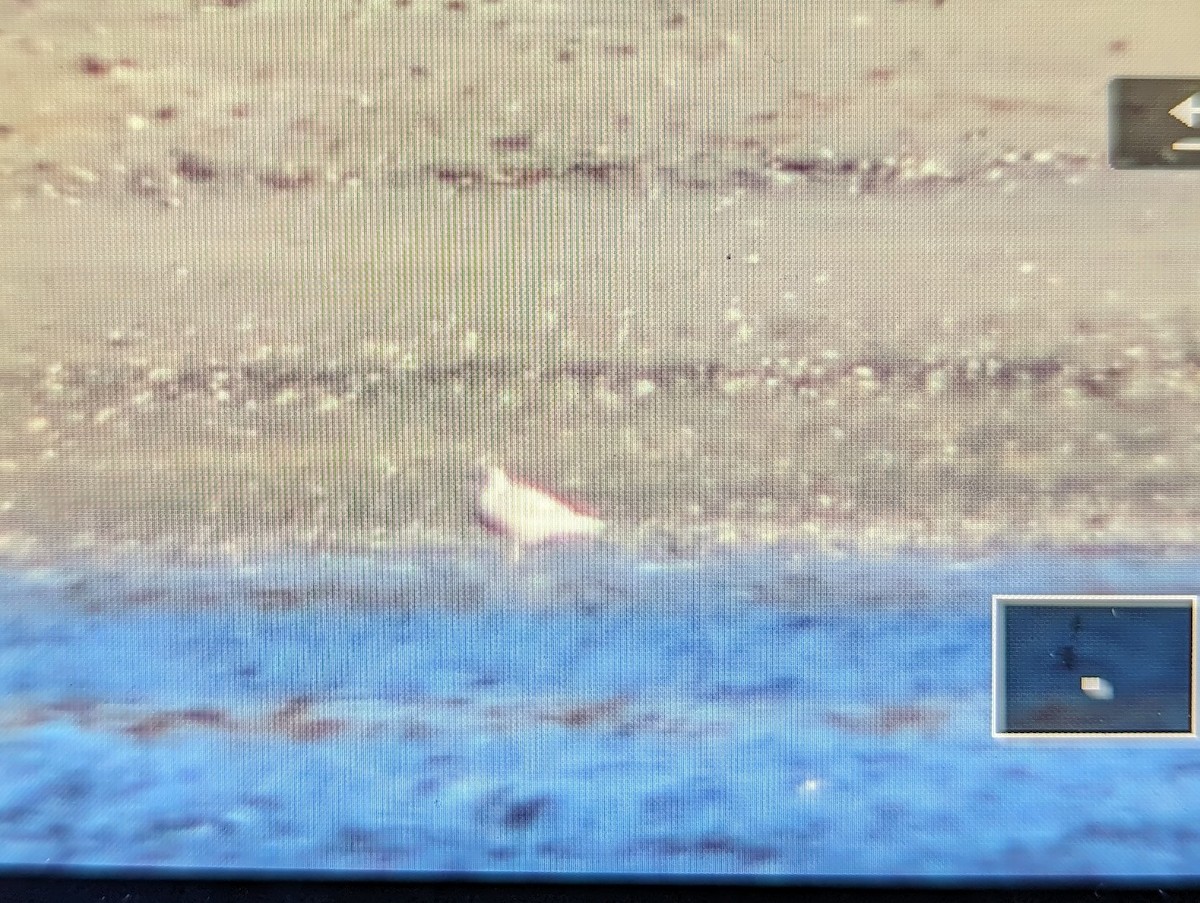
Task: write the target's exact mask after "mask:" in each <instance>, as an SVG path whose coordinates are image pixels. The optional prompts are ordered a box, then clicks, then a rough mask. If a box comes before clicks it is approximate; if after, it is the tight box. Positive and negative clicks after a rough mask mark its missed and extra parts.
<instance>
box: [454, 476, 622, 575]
mask: <svg viewBox="0 0 1200 903" xmlns="http://www.w3.org/2000/svg"><path fill="white" fill-rule="evenodd" d="M475 488H476V496H475V508H476V513H477V514H478V516H479V519H480V521H481V522H482V523H483V525H484V526H485V527H487V528H488V529H489V530H492V531H493V532H495V533H500V534H502V535H504V536H506V537H508V538H509V539H511V540H512V541H513V543H514V550H513V558H514V560H515V559H517V558H519V557H520V554H521V549H522V548H523V547H525V546H535V545H540V544H541V543H545V542H551V541H555V540H565V539H578V538H581V537H587V536H595V535H596V534H597V533H599V532H601V531H602V530H603V529H604V522H603V521H602V520H600V519H599V518H597V517H594V516H592V515H591V514H588V513H587V512H586V511H583V510H581V509H579V508H576V507H574V506H573V505H570V504H568V503H567V502H565V501H563V500H562V499H559V498H557V497H555V496H554V495H551V494H550V493H549V492H546V491H545V490H543V489H540V488H539V487H537V486H534V485H533V484H532V483H524V482H521V481H520V480H514V479H512V478H511V477H509V475H508V474H506V473H505V472H504V471H503V470H501V469H500V468H499V467H496V466H494V465H491V464H486V463H480V464H478V465H477V466H476V472H475Z"/></svg>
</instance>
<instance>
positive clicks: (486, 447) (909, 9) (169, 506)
mask: <svg viewBox="0 0 1200 903" xmlns="http://www.w3.org/2000/svg"><path fill="white" fill-rule="evenodd" d="M1155 9H1156V13H1157V15H1156V16H1144V15H1141V13H1140V12H1138V11H1137V9H1136V8H1135V6H1133V5H1131V4H1128V3H1121V2H1103V3H1089V4H1086V5H1078V4H1058V5H1055V6H1048V5H1046V4H1043V3H1032V2H1013V3H1006V4H1003V6H1002V8H1001V7H999V6H998V5H996V4H990V3H985V2H976V0H956V2H946V3H929V2H916V0H914V2H908V3H903V2H884V0H871V2H866V0H864V2H838V3H828V4H806V5H805V7H804V12H802V13H796V12H795V11H794V7H793V5H792V4H789V3H783V2H774V3H771V2H757V3H750V4H732V3H684V2H659V3H647V4H625V3H619V2H605V3H589V4H571V3H551V2H515V0H513V2H459V3H442V2H436V3H435V2H421V0H413V2H409V3H396V2H366V0H358V2H349V0H347V2H337V3H328V2H323V3H316V2H311V3H310V2H299V3H283V2H269V0H258V2H243V3H230V2H221V3H204V2H196V3H181V2H165V0H164V2H149V0H139V2H131V0H124V2H117V0H105V2H97V3H92V4H88V5H87V6H86V7H84V6H81V5H79V4H71V3H53V2H28V3H15V2H14V3H6V4H4V6H3V7H2V8H0V79H3V81H4V83H5V85H6V88H7V90H6V92H5V94H4V96H3V97H0V245H2V246H3V247H5V248H6V251H5V253H4V254H3V255H2V256H0V326H2V329H0V368H2V369H0V542H2V543H3V547H4V548H5V550H6V551H7V552H8V553H9V554H11V555H15V556H18V557H21V556H30V555H33V556H36V555H39V554H42V553H46V554H55V553H56V550H58V551H62V550H71V549H74V550H95V549H101V550H103V549H107V548H112V547H114V546H115V547H121V548H127V549H142V550H149V549H159V550H163V551H170V552H179V551H189V550H190V551H200V552H203V551H206V550H213V549H228V550H236V549H242V548H245V547H246V545H247V543H250V542H254V543H268V544H276V545H283V546H288V547H293V546H300V547H306V548H375V549H381V550H387V549H393V548H396V547H400V546H413V545H422V544H428V543H431V542H432V543H450V544H460V543H463V542H468V543H470V542H475V541H478V540H479V538H480V537H481V535H482V534H481V533H480V532H479V530H478V528H477V527H476V526H475V525H474V524H472V523H471V521H470V519H469V516H468V505H467V501H468V500H467V498H466V497H465V492H466V474H467V471H468V468H469V465H470V463H471V462H472V461H473V460H474V459H475V458H476V457H477V456H478V455H479V454H481V453H488V454H491V455H493V456H495V457H496V458H497V459H498V460H500V461H502V462H503V463H504V464H505V465H506V466H508V467H509V468H510V469H512V470H513V471H514V472H517V473H519V474H521V475H523V476H525V477H527V478H529V479H535V480H538V481H541V482H543V483H546V484H549V485H552V486H554V487H556V488H558V489H559V490H560V491H561V492H563V493H566V494H568V495H570V496H572V497H575V498H578V499H581V500H586V502H587V503H588V504H589V505H591V506H592V507H593V508H595V509H596V510H598V511H600V512H602V514H603V516H604V517H605V518H606V519H608V520H609V521H610V522H611V523H612V524H613V525H614V530H613V534H612V535H613V536H614V537H616V539H617V541H618V542H621V543H627V544H633V545H635V546H639V547H645V548H649V549H651V550H653V551H660V552H663V553H666V554H685V555H686V554H691V553H692V552H694V551H697V550H702V549H705V548H711V547H712V546H713V545H715V544H725V543H730V542H742V543H744V542H768V543H769V542H773V541H776V540H788V541H790V540H804V541H815V542H819V543H830V542H831V543H836V544H850V545H854V546H857V547H867V548H876V547H885V548H886V547H895V546H897V545H909V544H914V543H915V544H935V545H946V544H949V545H952V546H960V545H964V544H965V545H973V544H980V543H984V544H1004V545H1018V546H1020V545H1029V544H1039V545H1045V544H1050V545H1059V546H1081V545H1082V546H1095V547H1104V546H1110V545H1130V544H1132V545H1140V546H1157V545H1164V544H1167V545H1185V546H1191V545H1194V544H1195V542H1196V541H1197V539H1198V538H1200V536H1198V532H1197V528H1198V525H1200V521H1198V520H1197V515H1198V514H1200V488H1198V487H1200V473H1198V471H1200V429H1198V428H1197V427H1196V424H1197V423H1200V416H1198V414H1200V311H1198V309H1197V304H1196V298H1197V289H1198V287H1200V274H1198V273H1197V270H1196V266H1195V260H1196V257H1197V253H1196V252H1197V245H1198V243H1200V207H1197V205H1196V204H1195V203H1194V198H1195V197H1196V191H1197V189H1200V175H1197V174H1195V173H1191V174H1181V173H1166V174H1164V173H1131V172H1115V171H1111V170H1109V169H1108V168H1107V163H1106V160H1105V142H1106V138H1105V129H1106V123H1105V92H1106V84H1107V81H1108V79H1109V78H1110V77H1112V76H1114V75H1121V74H1136V75H1177V74H1179V73H1181V72H1182V73H1186V71H1187V67H1188V65H1189V64H1192V63H1193V61H1194V58H1195V54H1194V48H1193V47H1192V46H1191V43H1190V39H1189V36H1191V35H1194V34H1195V33H1196V30H1197V26H1200V10H1198V9H1197V8H1196V7H1195V5H1194V4H1191V3H1189V2H1165V0H1164V2H1160V3H1158V4H1157V5H1156V7H1155Z"/></svg>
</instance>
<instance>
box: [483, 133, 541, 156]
mask: <svg viewBox="0 0 1200 903" xmlns="http://www.w3.org/2000/svg"><path fill="white" fill-rule="evenodd" d="M532 146H533V140H532V139H531V138H530V137H529V136H528V135H500V136H497V137H495V138H493V139H492V147H494V148H495V149H496V150H498V151H506V152H509V153H517V152H520V151H527V150H529V149H530V148H531V147H532Z"/></svg>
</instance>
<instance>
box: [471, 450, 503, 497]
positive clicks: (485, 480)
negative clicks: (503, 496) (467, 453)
mask: <svg viewBox="0 0 1200 903" xmlns="http://www.w3.org/2000/svg"><path fill="white" fill-rule="evenodd" d="M471 483H472V484H473V485H474V487H475V490H476V491H477V492H483V491H484V490H485V489H502V488H504V487H505V486H507V485H508V475H507V474H506V473H505V472H504V471H503V470H501V469H500V468H499V467H497V466H496V465H495V464H493V463H492V460H491V459H490V458H489V457H488V456H487V455H483V456H481V457H479V458H476V459H475V464H474V466H473V467H472V468H471Z"/></svg>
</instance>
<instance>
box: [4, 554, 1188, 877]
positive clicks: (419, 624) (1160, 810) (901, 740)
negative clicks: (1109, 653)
mask: <svg viewBox="0 0 1200 903" xmlns="http://www.w3.org/2000/svg"><path fill="white" fill-rule="evenodd" d="M1198 577H1200V561H1198V560H1195V559H1184V558H1175V559H1155V558H1153V557H1137V556H1134V555H1117V554H1114V555H1111V556H1107V557H1086V556H1079V557H1066V556H1052V555H1035V554H1024V555H1014V554H1008V555H1004V556H998V557H991V558H979V559H975V560H956V559H951V558H949V557H947V558H940V557H937V556H934V555H930V554H921V555H913V556H908V557H902V558H890V559H889V558H881V559H877V560H862V559H855V558H849V557H829V556H823V555H816V554H809V555H799V554H792V553H787V552H782V551H778V552H762V553H753V554H752V553H748V552H747V553H741V554H734V553H730V554H728V555H725V556H722V557H713V558H708V559H705V560H704V561H702V562H684V563H671V564H668V563H652V562H644V561H636V560H630V559H627V558H623V557H621V556H619V555H616V554H593V555H586V554H582V553H579V554H576V553H571V552H562V553H550V554H548V555H545V556H541V557H537V558H534V559H533V560H530V561H523V562H522V563H521V564H520V565H519V566H517V567H515V568H514V567H511V566H509V565H507V564H506V563H505V562H503V561H502V560H501V559H500V558H499V557H495V556H491V555H483V554H480V555H466V554H463V555H449V554H447V555H439V554H434V553H426V554H422V555H413V556H409V557H405V558H384V557H379V558H372V557H366V556H364V557H348V556H343V557H332V556H330V557H299V556H298V557H290V558H289V557H280V558H273V559H271V560H269V561H261V562H257V563H255V565H254V566H252V567H236V566H233V565H229V564H223V565H220V566H218V565H212V566H208V567H201V566H195V565H188V566H178V567H175V568H173V569H164V568H162V567H159V566H151V565H148V564H146V565H142V566H137V565H136V564H134V563H126V564H124V565H121V566H117V565H110V566H108V567H107V568H99V567H97V566H95V565H87V566H84V565H79V566H75V567H67V566H63V567H59V568H50V569H43V570H38V571H33V570H29V569H11V570H9V571H8V572H5V573H3V574H2V575H0V862H3V863H10V864H29V863H38V864H44V863H47V862H52V863H56V864H62V865H68V866H69V865H121V866H129V865H137V866H154V865H161V866H173V867H191V866H212V867H224V868H228V867H233V868H238V869H243V868H248V867H269V868H273V869H274V868H285V869H294V868H301V869H355V870H359V869H384V870H403V871H421V872H427V871H444V870H451V871H456V872H461V871H484V870H497V869H498V870H505V871H520V872H553V873H562V872H570V873H588V874H595V873H619V874H638V875H662V874H689V873H701V874H705V875H711V874H714V873H721V874H737V875H750V876H753V875H776V876H777V875H802V876H821V877H830V876H834V877H840V876H873V877H893V876H956V877H978V876H1051V875H1055V876H1059V875H1062V876H1080V875H1089V876H1111V877H1126V876H1146V875H1153V876H1156V877H1159V878H1164V877H1167V878H1169V877H1170V876H1179V877H1184V876H1193V877H1194V876H1196V875H1198V874H1200V825H1198V824H1197V822H1196V819H1195V813H1196V812H1198V811H1200V744H1197V743H1196V742H1194V741H1189V740H1159V741H1155V740H1144V739H1138V740H1129V739H1126V740H1116V739H1113V740H1106V741H1073V742H1068V741H1048V740H1036V741H1033V740H1028V741H1011V740H1007V741H1006V740H997V739H994V738H993V737H992V736H991V721H990V711H991V707H990V702H991V690H990V687H991V636H990V627H991V597H992V594H993V593H1038V592H1043V593H1072V592H1079V593H1109V592H1112V593H1118V592H1124V593H1138V594H1150V593H1164V594H1170V593H1174V594H1192V593H1194V592H1195V591H1196V586H1197V584H1198V583H1200V579H1198ZM181 713H182V714H181ZM187 713H190V714H187Z"/></svg>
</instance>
